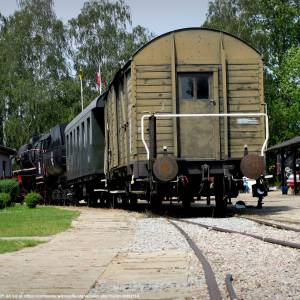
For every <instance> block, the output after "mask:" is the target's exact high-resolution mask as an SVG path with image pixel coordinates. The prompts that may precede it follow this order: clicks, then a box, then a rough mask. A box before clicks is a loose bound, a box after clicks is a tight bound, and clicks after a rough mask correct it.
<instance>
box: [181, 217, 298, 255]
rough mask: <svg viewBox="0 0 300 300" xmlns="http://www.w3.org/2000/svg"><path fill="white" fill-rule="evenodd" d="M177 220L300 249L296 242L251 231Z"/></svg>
mask: <svg viewBox="0 0 300 300" xmlns="http://www.w3.org/2000/svg"><path fill="white" fill-rule="evenodd" d="M177 221H178V222H183V223H187V224H191V225H196V226H199V227H203V228H205V229H209V230H214V231H219V232H225V233H237V234H240V235H244V236H248V237H252V238H254V239H257V240H260V241H263V242H267V243H271V244H276V245H280V246H284V247H289V248H293V249H300V244H298V243H293V242H287V241H282V240H277V239H273V238H268V237H262V236H260V235H256V234H252V233H246V232H240V231H235V230H231V229H224V228H220V227H216V226H209V225H205V224H202V223H196V222H192V221H187V220H177Z"/></svg>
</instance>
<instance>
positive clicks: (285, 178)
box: [267, 135, 300, 195]
mask: <svg viewBox="0 0 300 300" xmlns="http://www.w3.org/2000/svg"><path fill="white" fill-rule="evenodd" d="M267 151H273V152H275V153H276V154H277V173H280V178H281V186H286V185H287V184H288V183H289V184H288V185H290V186H291V187H292V188H293V189H294V194H295V195H296V194H299V191H300V182H299V177H300V135H299V136H296V137H294V138H292V139H290V140H288V141H285V142H283V143H281V144H278V145H275V146H272V147H270V148H269V149H267ZM289 181H290V182H289Z"/></svg>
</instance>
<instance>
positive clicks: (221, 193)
mask: <svg viewBox="0 0 300 300" xmlns="http://www.w3.org/2000/svg"><path fill="white" fill-rule="evenodd" d="M214 188H215V202H216V209H215V215H216V217H224V216H225V215H226V212H227V199H226V197H225V182H224V175H223V174H221V175H215V177H214Z"/></svg>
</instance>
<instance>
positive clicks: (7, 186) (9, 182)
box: [0, 179, 20, 202]
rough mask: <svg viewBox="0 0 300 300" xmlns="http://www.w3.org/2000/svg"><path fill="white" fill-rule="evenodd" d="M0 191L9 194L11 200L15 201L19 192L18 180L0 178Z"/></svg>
mask: <svg viewBox="0 0 300 300" xmlns="http://www.w3.org/2000/svg"><path fill="white" fill-rule="evenodd" d="M0 192H1V193H8V194H10V197H11V202H16V198H17V197H18V195H19V193H20V188H19V183H18V181H17V180H16V179H2V180H0Z"/></svg>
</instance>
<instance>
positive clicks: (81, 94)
mask: <svg viewBox="0 0 300 300" xmlns="http://www.w3.org/2000/svg"><path fill="white" fill-rule="evenodd" d="M80 96H81V111H83V89H82V79H80Z"/></svg>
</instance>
